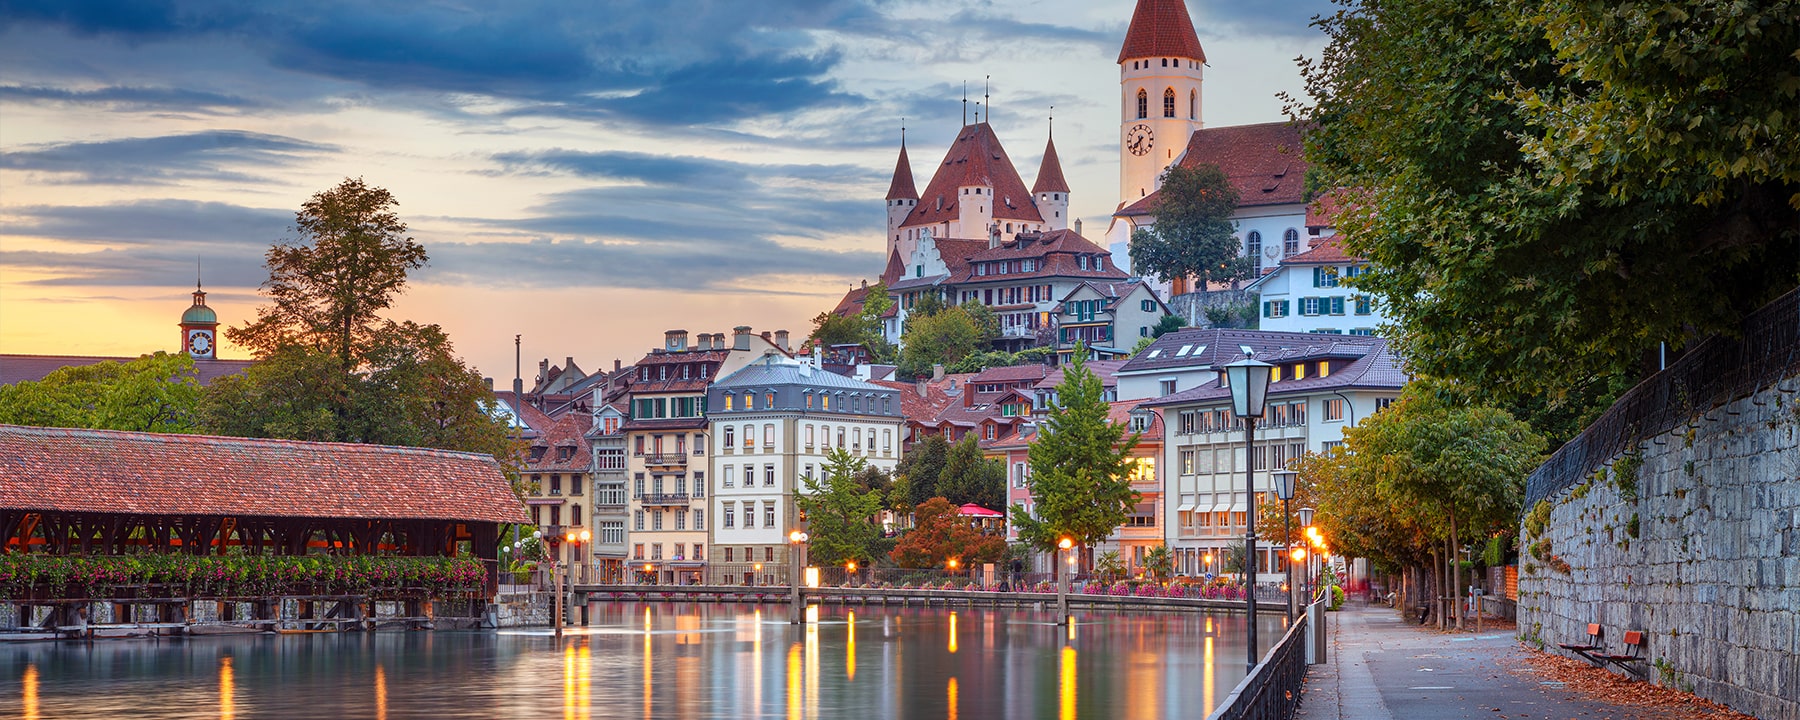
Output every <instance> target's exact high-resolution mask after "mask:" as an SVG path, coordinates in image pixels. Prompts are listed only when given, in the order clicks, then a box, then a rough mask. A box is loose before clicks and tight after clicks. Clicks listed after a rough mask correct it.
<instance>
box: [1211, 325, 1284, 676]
mask: <svg viewBox="0 0 1800 720" xmlns="http://www.w3.org/2000/svg"><path fill="white" fill-rule="evenodd" d="M1239 347H1241V348H1242V349H1243V351H1244V359H1242V360H1239V361H1237V362H1234V363H1228V364H1226V365H1225V367H1224V368H1222V369H1223V370H1224V375H1225V381H1226V382H1227V383H1228V384H1230V386H1231V413H1232V414H1233V415H1236V416H1237V417H1239V418H1241V419H1242V420H1243V421H1244V498H1245V499H1246V500H1247V501H1248V503H1249V506H1248V507H1247V508H1246V512H1245V514H1244V580H1245V582H1244V606H1245V608H1246V609H1247V610H1248V611H1249V613H1250V617H1249V624H1250V632H1249V633H1248V635H1249V638H1250V647H1249V651H1250V669H1252V670H1254V669H1256V659H1257V656H1258V655H1259V654H1260V653H1258V652H1257V651H1256V469H1255V468H1256V447H1255V445H1256V419H1257V418H1259V417H1262V414H1263V405H1264V402H1265V401H1266V400H1268V394H1269V375H1270V373H1271V372H1272V371H1274V369H1275V366H1274V365H1270V364H1268V363H1266V362H1263V361H1261V360H1257V359H1256V351H1255V350H1252V349H1250V346H1248V345H1242V346H1239Z"/></svg>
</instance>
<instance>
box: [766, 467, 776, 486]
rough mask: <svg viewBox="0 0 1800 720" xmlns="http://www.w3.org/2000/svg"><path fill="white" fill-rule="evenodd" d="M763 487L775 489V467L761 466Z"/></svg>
mask: <svg viewBox="0 0 1800 720" xmlns="http://www.w3.org/2000/svg"><path fill="white" fill-rule="evenodd" d="M763 487H775V466H774V465H764V466H763Z"/></svg>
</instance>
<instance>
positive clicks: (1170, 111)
mask: <svg viewBox="0 0 1800 720" xmlns="http://www.w3.org/2000/svg"><path fill="white" fill-rule="evenodd" d="M1163 117H1166V118H1172V117H1175V88H1169V89H1167V90H1164V91H1163Z"/></svg>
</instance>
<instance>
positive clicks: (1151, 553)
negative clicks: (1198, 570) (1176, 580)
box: [1144, 545, 1175, 580]
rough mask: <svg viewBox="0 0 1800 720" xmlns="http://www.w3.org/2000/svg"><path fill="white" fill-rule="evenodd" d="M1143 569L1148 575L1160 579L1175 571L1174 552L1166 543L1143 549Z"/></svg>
mask: <svg viewBox="0 0 1800 720" xmlns="http://www.w3.org/2000/svg"><path fill="white" fill-rule="evenodd" d="M1144 570H1146V571H1148V572H1149V573H1150V577H1152V578H1155V579H1158V580H1161V579H1163V578H1166V577H1168V576H1170V575H1172V574H1174V572H1175V552H1174V551H1172V550H1170V549H1169V546H1167V545H1158V546H1156V547H1153V548H1150V549H1149V550H1146V551H1144Z"/></svg>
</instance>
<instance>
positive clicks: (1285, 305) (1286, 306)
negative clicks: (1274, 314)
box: [1281, 300, 1289, 315]
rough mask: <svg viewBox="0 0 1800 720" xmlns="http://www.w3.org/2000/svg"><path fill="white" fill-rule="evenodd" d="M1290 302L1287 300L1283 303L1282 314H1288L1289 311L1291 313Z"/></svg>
mask: <svg viewBox="0 0 1800 720" xmlns="http://www.w3.org/2000/svg"><path fill="white" fill-rule="evenodd" d="M1288 302H1289V301H1287V300H1282V301H1281V314H1282V315H1286V314H1288V311H1289V307H1288Z"/></svg>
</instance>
